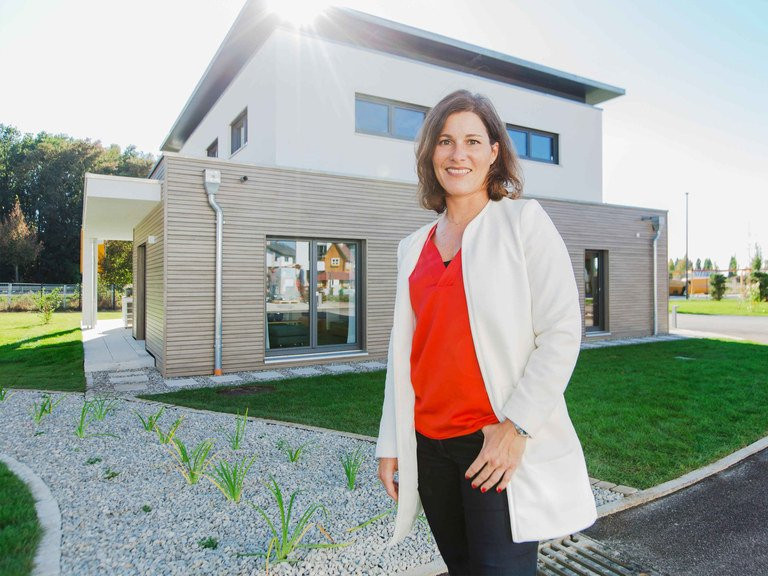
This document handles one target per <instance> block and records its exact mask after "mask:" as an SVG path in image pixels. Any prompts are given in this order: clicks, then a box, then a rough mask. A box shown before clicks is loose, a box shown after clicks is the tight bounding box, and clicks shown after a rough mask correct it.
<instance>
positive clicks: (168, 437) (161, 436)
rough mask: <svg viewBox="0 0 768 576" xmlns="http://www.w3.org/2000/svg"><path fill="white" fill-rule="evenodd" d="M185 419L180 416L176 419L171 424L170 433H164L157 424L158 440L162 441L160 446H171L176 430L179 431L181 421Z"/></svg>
mask: <svg viewBox="0 0 768 576" xmlns="http://www.w3.org/2000/svg"><path fill="white" fill-rule="evenodd" d="M183 419H184V416H179V417H178V418H176V420H175V421H174V422H173V424H171V427H170V428H169V429H168V432H163V431H162V430H161V429H160V426H158V425H157V424H155V433H156V434H157V439H158V440H160V444H169V443H170V442H171V441H172V440H173V437H174V436H176V430H178V429H179V426H181V421H182V420H183Z"/></svg>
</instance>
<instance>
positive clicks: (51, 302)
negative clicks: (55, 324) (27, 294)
mask: <svg viewBox="0 0 768 576" xmlns="http://www.w3.org/2000/svg"><path fill="white" fill-rule="evenodd" d="M34 298H35V306H36V307H37V311H38V312H39V313H40V318H41V319H42V321H43V324H48V323H50V321H51V316H53V313H54V311H55V310H56V308H58V307H59V306H61V294H60V290H59V289H58V288H54V289H53V290H51V291H50V292H48V293H45V292H44V291H41V292H40V293H38V294H35V297H34Z"/></svg>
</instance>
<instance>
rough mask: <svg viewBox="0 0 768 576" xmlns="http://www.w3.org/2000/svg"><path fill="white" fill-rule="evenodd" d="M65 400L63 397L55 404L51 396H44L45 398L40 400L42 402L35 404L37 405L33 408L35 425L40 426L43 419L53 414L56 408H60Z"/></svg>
mask: <svg viewBox="0 0 768 576" xmlns="http://www.w3.org/2000/svg"><path fill="white" fill-rule="evenodd" d="M63 399H64V397H63V396H62V397H61V398H59V399H58V400H56V402H54V401H53V398H51V395H50V394H43V397H42V398H41V399H40V402H39V403H38V402H35V405H34V407H33V408H32V417H33V418H34V420H35V424H36V425H38V426H39V425H40V422H42V420H43V418H45V417H46V416H48V415H49V414H52V413H53V409H54V408H56V406H58V405H59V403H60V402H61V401H62V400H63Z"/></svg>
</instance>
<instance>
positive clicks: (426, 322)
mask: <svg viewBox="0 0 768 576" xmlns="http://www.w3.org/2000/svg"><path fill="white" fill-rule="evenodd" d="M436 226H437V225H435V226H433V227H432V230H430V232H429V235H428V236H427V241H426V242H425V243H424V247H423V248H422V250H421V255H420V256H419V261H418V262H417V263H416V267H415V268H414V270H413V272H412V273H411V276H410V278H409V279H408V281H409V288H410V295H411V306H412V307H413V311H414V313H415V314H416V330H415V331H414V333H413V344H412V349H411V383H412V384H413V389H414V391H415V393H416V406H415V420H416V430H418V431H419V433H421V434H423V435H424V436H428V437H430V438H434V439H444V438H453V437H456V436H462V435H465V434H471V433H472V432H475V431H477V430H479V429H480V428H482V427H483V426H485V425H487V424H496V423H498V419H497V418H496V415H495V414H494V413H493V408H492V407H491V403H490V400H488V393H487V392H486V390H485V384H484V383H483V376H482V374H481V373H480V365H479V364H478V362H477V355H476V354H475V347H474V344H473V342H472V333H471V331H470V328H469V313H468V311H467V301H466V296H465V294H464V280H463V277H462V273H461V250H459V251H458V252H457V253H456V256H454V258H453V260H451V261H450V264H448V266H447V267H446V266H445V264H444V263H443V261H442V257H441V256H440V252H439V251H438V249H437V246H436V245H435V243H434V242H433V240H432V237H433V235H434V231H435V228H436Z"/></svg>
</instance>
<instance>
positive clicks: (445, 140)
mask: <svg viewBox="0 0 768 576" xmlns="http://www.w3.org/2000/svg"><path fill="white" fill-rule="evenodd" d="M437 143H438V144H439V145H440V146H446V145H447V144H450V143H451V141H450V140H448V138H443V139H442V140H438V142H437Z"/></svg>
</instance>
